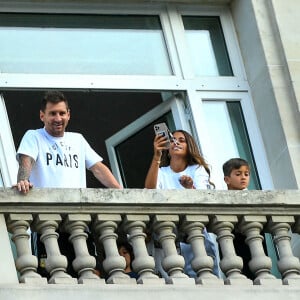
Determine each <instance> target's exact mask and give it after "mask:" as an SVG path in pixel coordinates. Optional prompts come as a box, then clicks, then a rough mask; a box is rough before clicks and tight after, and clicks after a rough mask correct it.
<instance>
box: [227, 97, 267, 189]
mask: <svg viewBox="0 0 300 300" xmlns="http://www.w3.org/2000/svg"><path fill="white" fill-rule="evenodd" d="M227 108H228V113H229V116H230V120H231V125H232V129H233V134H234V136H235V140H236V144H237V147H238V152H239V155H240V157H242V158H244V159H246V160H247V161H248V162H249V164H250V166H251V180H250V184H249V187H248V189H249V190H257V189H261V186H260V183H259V179H258V175H257V170H256V165H255V162H254V159H253V155H252V149H251V145H250V141H249V137H248V133H247V129H246V124H245V120H244V116H243V112H242V108H241V105H240V103H239V102H227Z"/></svg>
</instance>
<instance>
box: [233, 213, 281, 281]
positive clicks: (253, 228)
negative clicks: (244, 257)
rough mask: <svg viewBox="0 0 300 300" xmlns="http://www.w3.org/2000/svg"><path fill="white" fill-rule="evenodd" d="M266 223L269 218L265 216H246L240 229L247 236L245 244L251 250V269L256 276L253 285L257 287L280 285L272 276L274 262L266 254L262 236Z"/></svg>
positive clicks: (241, 222)
mask: <svg viewBox="0 0 300 300" xmlns="http://www.w3.org/2000/svg"><path fill="white" fill-rule="evenodd" d="M266 222H267V218H266V217H265V216H244V217H242V219H241V221H240V224H239V229H240V231H241V233H242V234H244V235H245V236H246V240H245V242H246V244H247V245H248V246H249V249H250V253H251V260H250V262H249V268H250V270H251V272H252V273H253V274H255V276H256V278H255V279H254V281H253V283H254V284H257V285H263V284H268V285H269V284H273V285H278V284H280V283H279V282H278V280H277V279H276V278H275V277H274V276H273V275H272V274H271V268H272V261H271V259H270V258H269V257H267V256H266V254H265V251H264V247H263V244H262V242H263V239H264V238H263V236H262V235H261V234H260V232H261V231H262V229H263V225H264V224H266Z"/></svg>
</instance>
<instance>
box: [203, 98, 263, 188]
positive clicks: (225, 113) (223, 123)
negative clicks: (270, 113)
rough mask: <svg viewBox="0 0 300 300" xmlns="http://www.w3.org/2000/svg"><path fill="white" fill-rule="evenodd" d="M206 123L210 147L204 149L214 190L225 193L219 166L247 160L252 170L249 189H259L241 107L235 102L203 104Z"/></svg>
mask: <svg viewBox="0 0 300 300" xmlns="http://www.w3.org/2000/svg"><path fill="white" fill-rule="evenodd" d="M203 111H204V116H205V123H206V124H207V128H209V134H210V137H211V139H210V145H207V146H208V147H206V149H208V150H207V151H208V152H207V155H208V156H209V161H208V162H209V164H211V165H212V171H213V173H214V178H213V181H214V183H215V184H216V187H217V188H222V189H226V184H225V183H224V180H223V177H224V176H223V171H222V166H223V163H224V162H225V161H227V160H228V159H230V158H234V157H240V158H243V159H246V160H247V161H248V162H249V164H250V166H251V178H250V184H249V187H248V189H249V190H251V189H260V188H261V186H260V183H259V179H258V174H257V169H256V165H255V161H254V158H253V155H252V149H251V145H250V141H249V137H248V134H247V129H246V126H245V121H244V117H243V114H242V110H241V106H240V103H239V102H237V101H235V102H233V101H229V102H226V101H203Z"/></svg>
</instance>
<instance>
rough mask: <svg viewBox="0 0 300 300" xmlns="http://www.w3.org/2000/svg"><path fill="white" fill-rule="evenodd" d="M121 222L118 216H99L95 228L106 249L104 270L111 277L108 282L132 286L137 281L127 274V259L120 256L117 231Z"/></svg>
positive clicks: (96, 218)
mask: <svg viewBox="0 0 300 300" xmlns="http://www.w3.org/2000/svg"><path fill="white" fill-rule="evenodd" d="M121 220H122V219H121V216H120V215H118V214H97V215H96V217H95V222H94V228H95V232H96V234H97V237H98V239H99V241H100V242H101V243H102V244H103V247H104V252H105V259H104V261H103V268H104V270H105V272H106V273H107V274H108V276H109V278H108V279H107V281H106V282H107V283H113V284H114V283H118V284H131V283H136V280H135V279H134V278H130V277H129V276H128V275H126V274H125V272H124V269H125V267H126V263H125V258H124V257H123V256H120V255H119V252H118V247H117V238H118V235H117V234H116V233H115V231H116V229H117V227H118V224H119V223H120V222H121Z"/></svg>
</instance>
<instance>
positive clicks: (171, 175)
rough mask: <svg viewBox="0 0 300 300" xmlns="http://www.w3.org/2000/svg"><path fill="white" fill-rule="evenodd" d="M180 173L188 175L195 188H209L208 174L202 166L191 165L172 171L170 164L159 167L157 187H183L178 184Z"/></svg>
mask: <svg viewBox="0 0 300 300" xmlns="http://www.w3.org/2000/svg"><path fill="white" fill-rule="evenodd" d="M182 175H187V176H190V177H191V178H192V179H193V184H194V187H195V188H196V189H203V190H206V189H209V188H210V184H209V181H208V178H209V176H208V174H207V172H206V170H205V169H204V167H203V166H199V165H191V166H187V167H186V169H185V170H183V171H182V172H178V173H176V172H174V171H173V170H172V169H171V168H170V166H167V167H161V168H159V170H158V177H157V185H156V188H157V189H184V187H183V186H182V185H181V184H180V182H179V178H180V177H181V176H182Z"/></svg>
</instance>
